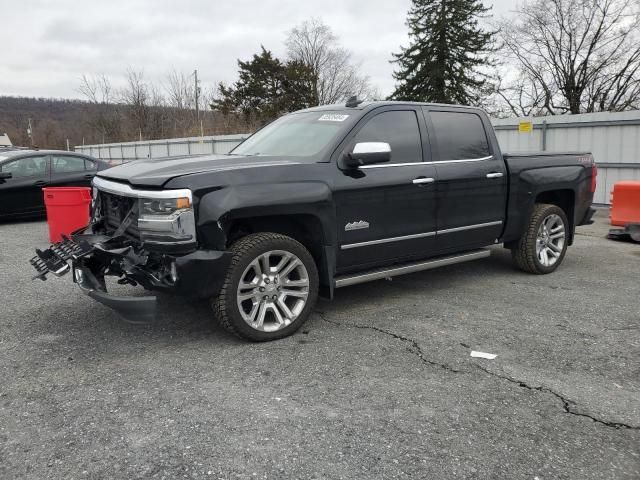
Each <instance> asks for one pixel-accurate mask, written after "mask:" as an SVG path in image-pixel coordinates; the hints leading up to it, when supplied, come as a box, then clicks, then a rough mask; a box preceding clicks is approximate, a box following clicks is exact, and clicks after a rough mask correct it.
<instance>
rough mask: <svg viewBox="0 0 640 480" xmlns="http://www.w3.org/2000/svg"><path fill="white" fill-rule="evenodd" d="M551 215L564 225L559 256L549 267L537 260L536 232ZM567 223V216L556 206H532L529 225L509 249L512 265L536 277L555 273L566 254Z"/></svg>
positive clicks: (540, 204)
mask: <svg viewBox="0 0 640 480" xmlns="http://www.w3.org/2000/svg"><path fill="white" fill-rule="evenodd" d="M551 215H557V216H558V217H560V219H561V220H562V222H563V224H564V232H565V239H564V243H563V246H562V251H561V252H560V256H559V257H558V258H557V259H556V260H555V263H554V264H553V265H550V266H545V265H543V264H542V262H541V261H540V259H539V258H538V254H537V252H536V241H537V236H538V230H539V229H540V225H541V224H542V222H543V221H544V220H545V219H546V218H548V217H549V216H551ZM568 229H569V222H568V221H567V216H566V214H565V213H564V210H562V209H561V208H560V207H558V206H556V205H550V204H547V203H538V204H536V205H535V206H534V208H533V211H532V212H531V217H530V218H529V223H528V224H527V226H526V227H525V231H524V232H523V234H522V237H520V240H518V242H517V243H516V245H515V246H514V247H513V248H512V249H511V258H512V259H513V262H514V264H515V265H516V266H517V267H518V268H519V269H520V270H523V271H525V272H528V273H534V274H537V275H544V274H547V273H551V272H553V271H555V269H556V268H558V266H560V264H561V263H562V260H563V259H564V255H565V253H566V252H567V244H568V238H569V230H568Z"/></svg>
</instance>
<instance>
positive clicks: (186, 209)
mask: <svg viewBox="0 0 640 480" xmlns="http://www.w3.org/2000/svg"><path fill="white" fill-rule="evenodd" d="M138 230H139V232H140V239H141V240H143V241H145V242H149V243H176V242H179V243H185V242H195V240H196V237H195V232H196V227H195V217H194V214H193V205H192V204H191V199H190V198H188V197H177V198H139V199H138Z"/></svg>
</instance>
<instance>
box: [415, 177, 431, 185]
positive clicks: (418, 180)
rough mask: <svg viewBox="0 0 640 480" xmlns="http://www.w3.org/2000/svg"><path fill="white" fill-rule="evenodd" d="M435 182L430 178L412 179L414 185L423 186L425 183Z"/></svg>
mask: <svg viewBox="0 0 640 480" xmlns="http://www.w3.org/2000/svg"><path fill="white" fill-rule="evenodd" d="M435 181H436V179H435V178H431V177H418V178H414V179H413V184H414V185H423V184H425V183H433V182H435Z"/></svg>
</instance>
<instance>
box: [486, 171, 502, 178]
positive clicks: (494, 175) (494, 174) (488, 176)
mask: <svg viewBox="0 0 640 480" xmlns="http://www.w3.org/2000/svg"><path fill="white" fill-rule="evenodd" d="M502 175H503V174H502V173H501V172H495V173H487V178H502Z"/></svg>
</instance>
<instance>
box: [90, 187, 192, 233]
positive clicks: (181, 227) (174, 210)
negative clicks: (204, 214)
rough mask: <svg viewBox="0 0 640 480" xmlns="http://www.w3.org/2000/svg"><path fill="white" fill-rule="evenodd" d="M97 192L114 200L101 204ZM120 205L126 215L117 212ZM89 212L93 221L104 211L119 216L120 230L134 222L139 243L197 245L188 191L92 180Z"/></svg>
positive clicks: (189, 192)
mask: <svg viewBox="0 0 640 480" xmlns="http://www.w3.org/2000/svg"><path fill="white" fill-rule="evenodd" d="M100 192H104V193H107V194H109V195H112V196H115V197H116V198H115V199H113V198H111V199H110V200H109V202H107V203H108V204H105V203H104V202H101V201H100ZM123 197H124V198H123ZM121 204H124V205H125V206H126V207H125V209H126V210H128V213H127V214H126V216H123V213H122V210H119V205H121ZM92 209H93V222H97V221H98V220H99V218H100V217H101V216H102V215H104V214H105V212H107V213H108V216H109V217H110V218H113V215H120V218H119V220H118V222H120V224H121V226H122V230H123V231H124V230H126V229H127V227H128V223H133V222H134V221H135V226H136V227H137V232H138V234H139V236H140V240H141V241H143V242H144V243H148V244H162V245H170V244H189V243H195V242H196V224H195V215H194V211H193V197H192V194H191V190H187V189H177V190H138V189H135V188H132V187H131V186H129V185H126V184H123V183H119V182H113V181H110V180H106V179H103V178H100V177H95V178H94V180H93V203H92ZM114 212H115V213H114ZM118 212H120V213H118ZM134 219H135V220H134ZM122 224H125V225H122Z"/></svg>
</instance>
